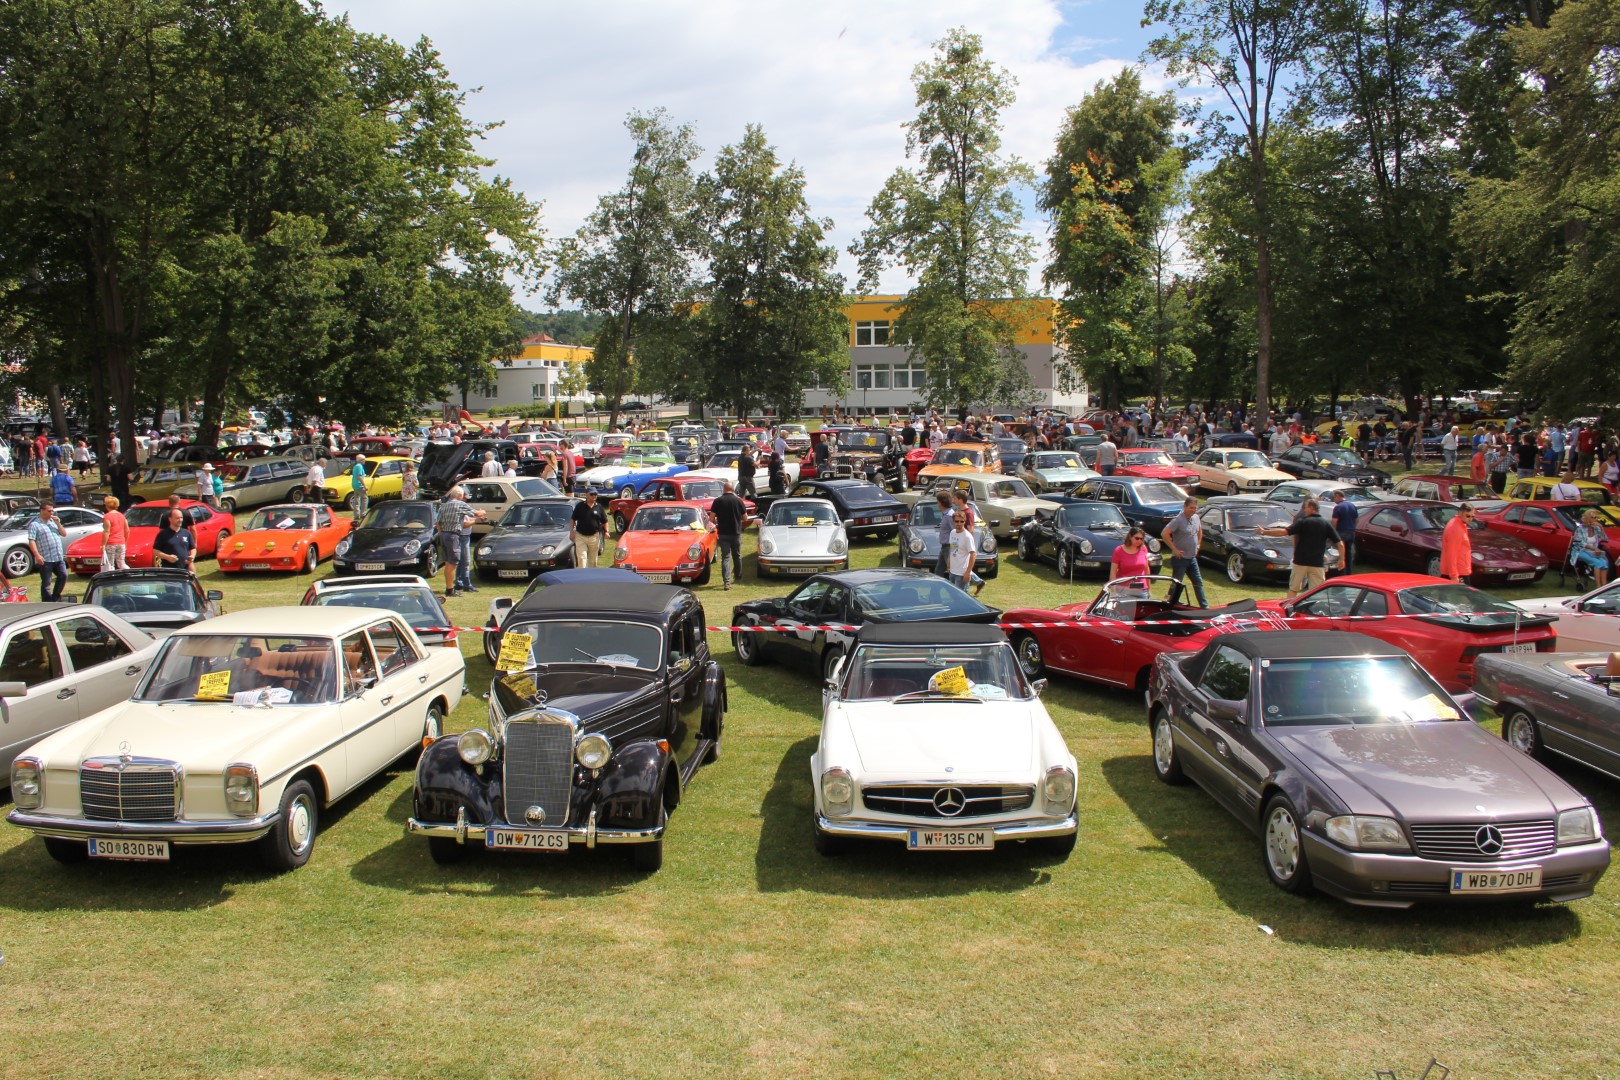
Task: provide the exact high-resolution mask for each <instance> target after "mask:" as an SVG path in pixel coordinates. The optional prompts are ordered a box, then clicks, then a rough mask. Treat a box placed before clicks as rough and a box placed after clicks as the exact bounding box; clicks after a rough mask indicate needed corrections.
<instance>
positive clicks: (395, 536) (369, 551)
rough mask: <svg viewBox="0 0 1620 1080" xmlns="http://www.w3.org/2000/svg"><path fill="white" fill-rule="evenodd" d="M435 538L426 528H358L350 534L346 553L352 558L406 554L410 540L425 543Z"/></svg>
mask: <svg viewBox="0 0 1620 1080" xmlns="http://www.w3.org/2000/svg"><path fill="white" fill-rule="evenodd" d="M432 539H433V537H432V535H431V534H430V533H429V532H428V530H426V529H422V530H419V531H407V530H405V529H356V530H355V531H354V532H352V533H350V534H349V540H350V544H349V549H348V550H347V551H346V552H344V554H345V555H346V556H347V557H348V558H350V559H356V558H359V557H360V556H361V555H362V554H364V555H398V556H400V557H401V558H404V557H406V556H405V544H406V542H407V541H409V540H419V541H421V542H422V543H423V544H427V543H429V542H430V541H431V540H432Z"/></svg>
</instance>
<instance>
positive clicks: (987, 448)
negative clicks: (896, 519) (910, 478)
mask: <svg viewBox="0 0 1620 1080" xmlns="http://www.w3.org/2000/svg"><path fill="white" fill-rule="evenodd" d="M1000 471H1001V453H1000V451H999V450H998V449H997V447H996V444H995V443H993V442H960V443H946V444H945V445H944V446H941V447H940V448H939V449H938V450H935V451H934V456H933V457H932V458H930V459H929V461H928V464H926V465H924V466H923V467H922V468H921V469H919V470H917V486H918V487H921V486H922V485H924V484H926V483H928V481H930V480H932V479H933V478H934V477H936V476H949V475H950V474H952V473H966V472H991V473H993V472H1000Z"/></svg>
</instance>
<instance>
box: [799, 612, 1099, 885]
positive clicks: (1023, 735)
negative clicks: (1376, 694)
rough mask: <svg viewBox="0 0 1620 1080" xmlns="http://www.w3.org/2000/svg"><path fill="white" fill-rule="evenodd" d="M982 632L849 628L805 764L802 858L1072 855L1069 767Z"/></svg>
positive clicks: (1021, 683)
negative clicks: (810, 854) (808, 822)
mask: <svg viewBox="0 0 1620 1080" xmlns="http://www.w3.org/2000/svg"><path fill="white" fill-rule="evenodd" d="M1044 689H1045V680H1037V681H1035V682H1030V681H1029V680H1027V679H1026V678H1025V677H1024V674H1023V671H1022V670H1021V669H1020V667H1019V665H1018V659H1017V657H1016V656H1015V655H1014V654H1013V649H1012V646H1011V645H1010V644H1008V642H1007V637H1006V635H1005V634H1003V633H1002V632H1001V630H1000V629H998V628H996V627H994V626H982V625H968V624H950V623H888V624H877V625H868V626H866V627H864V628H863V629H862V630H861V633H860V636H859V637H858V638H857V639H856V643H855V648H854V649H853V651H852V652H851V653H850V654H849V655H848V656H847V657H845V658H844V659H843V660H841V661H840V662H839V664H838V665H837V666H836V667H835V669H834V671H833V674H832V676H831V678H829V679H828V680H827V685H826V686H825V688H824V689H823V691H822V721H821V738H820V740H819V743H818V745H817V747H816V751H815V753H814V754H813V755H811V758H810V772H811V786H812V788H813V790H814V799H815V830H814V835H815V843H816V850H817V851H819V852H821V853H822V854H823V855H836V854H839V853H840V852H842V851H843V850H844V848H845V847H846V846H847V844H848V843H849V841H851V840H856V839H872V840H889V841H896V842H899V843H902V844H904V845H905V846H906V848H907V850H909V851H987V850H991V849H993V848H995V847H996V846H997V845H998V844H1006V843H1009V842H1012V841H1035V842H1036V843H1037V846H1039V847H1040V848H1042V849H1045V850H1046V851H1047V852H1049V853H1051V854H1054V855H1058V856H1067V855H1068V854H1069V852H1070V851H1072V850H1073V849H1074V840H1075V834H1076V832H1077V829H1078V818H1077V813H1076V801H1075V794H1076V791H1075V777H1076V775H1077V769H1076V766H1075V760H1074V755H1073V754H1071V753H1069V748H1068V747H1067V746H1066V745H1065V744H1064V742H1063V736H1062V735H1061V734H1060V733H1059V732H1058V729H1057V726H1056V725H1054V724H1053V723H1052V718H1051V717H1050V716H1049V715H1047V712H1046V708H1045V706H1044V705H1042V704H1041V700H1040V695H1041V692H1042V691H1043V690H1044Z"/></svg>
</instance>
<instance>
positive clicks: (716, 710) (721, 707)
mask: <svg viewBox="0 0 1620 1080" xmlns="http://www.w3.org/2000/svg"><path fill="white" fill-rule="evenodd" d="M725 722H726V671H725V669H724V668H722V667H721V666H720V665H719V663H717V662H716V661H714V660H710V661H709V663H708V665H707V668H706V670H705V671H704V672H703V730H702V732H701V735H702V737H703V738H705V739H719V738H720V736H721V734H722V731H723V729H724V727H725Z"/></svg>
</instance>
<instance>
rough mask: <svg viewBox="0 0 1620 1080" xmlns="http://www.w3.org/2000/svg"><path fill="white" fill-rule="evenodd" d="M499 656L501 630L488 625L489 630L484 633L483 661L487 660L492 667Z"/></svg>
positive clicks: (492, 624) (493, 625)
mask: <svg viewBox="0 0 1620 1080" xmlns="http://www.w3.org/2000/svg"><path fill="white" fill-rule="evenodd" d="M500 655H501V628H500V627H498V626H496V625H495V624H494V623H490V624H489V628H488V629H487V630H485V631H484V659H485V660H488V661H489V662H490V665H491V666H493V665H494V663H495V661H496V660H498V659H500Z"/></svg>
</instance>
